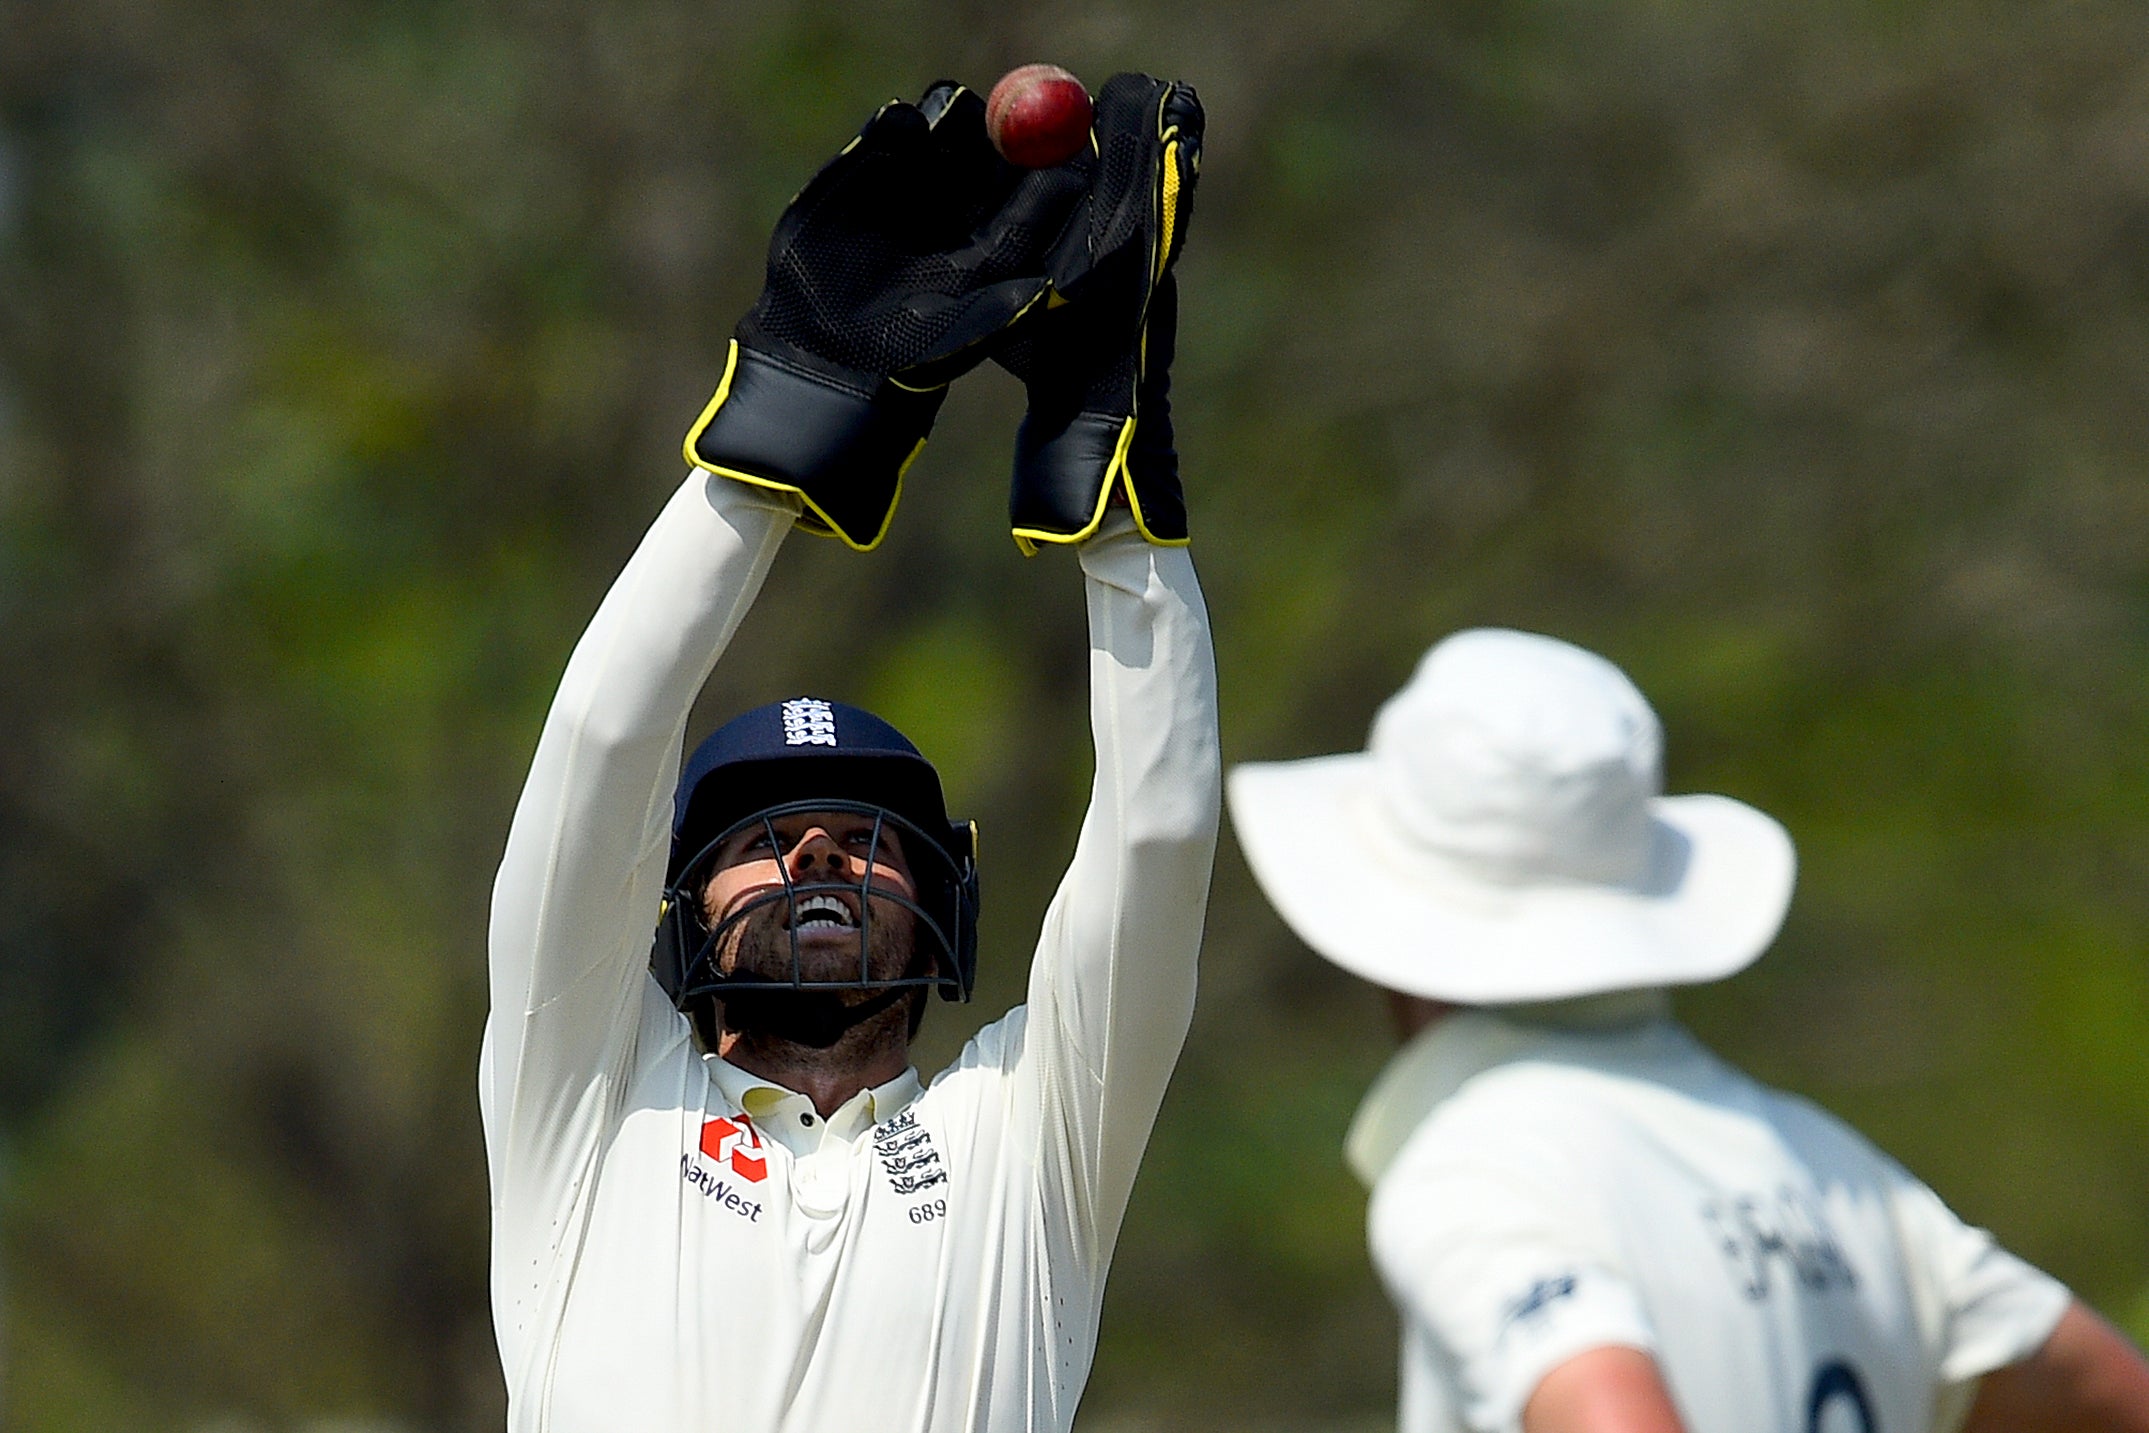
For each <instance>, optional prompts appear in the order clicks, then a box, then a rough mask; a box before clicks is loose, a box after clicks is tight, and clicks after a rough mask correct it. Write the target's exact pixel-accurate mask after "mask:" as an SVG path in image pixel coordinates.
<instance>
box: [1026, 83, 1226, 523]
mask: <svg viewBox="0 0 2149 1433" xmlns="http://www.w3.org/2000/svg"><path fill="white" fill-rule="evenodd" d="M1201 136H1202V111H1201V101H1200V100H1199V99H1198V98H1196V96H1195V94H1194V91H1193V89H1192V87H1191V86H1188V85H1183V84H1178V83H1175V82H1172V81H1169V80H1159V79H1154V78H1152V77H1151V76H1148V75H1134V74H1123V75H1114V76H1113V77H1112V78H1111V79H1109V80H1107V81H1106V82H1105V85H1104V88H1103V89H1102V90H1100V91H1098V93H1097V112H1096V120H1095V122H1094V125H1093V128H1092V137H1093V139H1094V141H1095V144H1094V151H1093V152H1092V153H1088V154H1084V155H1079V156H1077V157H1076V158H1075V159H1073V160H1070V161H1069V162H1068V163H1067V165H1065V166H1064V167H1065V168H1067V169H1069V170H1072V171H1074V172H1076V173H1078V174H1080V175H1082V177H1083V179H1084V180H1085V182H1086V185H1087V188H1086V190H1085V192H1084V193H1083V195H1082V200H1081V203H1080V205H1079V207H1078V208H1077V211H1076V214H1075V223H1074V226H1073V227H1072V228H1071V229H1070V230H1069V231H1068V233H1067V234H1066V236H1065V237H1064V238H1063V239H1062V240H1061V242H1060V243H1059V244H1058V245H1057V246H1056V247H1055V249H1054V252H1053V255H1052V258H1051V261H1050V266H1049V273H1050V277H1051V281H1052V292H1051V293H1050V295H1049V296H1048V298H1047V302H1046V303H1045V304H1044V305H1040V306H1039V307H1037V308H1035V309H1033V310H1031V311H1030V312H1029V313H1028V314H1026V315H1024V316H1022V317H1021V319H1020V321H1019V322H1017V323H1016V324H1015V325H1014V326H1013V327H1012V328H1010V329H1009V330H1008V333H1007V335H1006V337H1005V338H1004V339H1002V340H1001V341H1000V342H999V343H997V344H996V345H994V352H993V357H994V358H995V359H996V360H997V361H998V362H999V363H1000V364H1001V366H1003V367H1005V368H1006V369H1007V370H1008V371H1009V372H1011V373H1013V374H1014V375H1015V376H1016V377H1018V378H1020V379H1021V380H1022V381H1023V383H1024V384H1025V385H1026V386H1027V387H1028V388H1029V393H1030V409H1029V412H1028V414H1027V415H1025V416H1024V418H1023V420H1022V428H1021V430H1020V431H1019V432H1018V433H1017V434H1016V437H1015V477H1014V485H1013V488H1012V491H1011V493H1010V496H1009V500H1008V516H1009V519H1010V522H1011V524H1012V526H1013V528H1014V533H1015V542H1016V543H1017V545H1019V546H1020V547H1021V548H1022V550H1023V551H1024V552H1025V553H1035V552H1036V550H1037V544H1038V543H1041V542H1079V541H1081V540H1082V539H1083V538H1086V537H1088V536H1089V535H1090V534H1091V533H1093V532H1095V531H1096V530H1097V526H1098V524H1099V523H1101V522H1102V521H1103V520H1104V509H1105V506H1106V505H1107V504H1108V503H1110V502H1113V501H1124V502H1125V503H1126V504H1127V505H1128V506H1129V507H1130V508H1131V509H1133V513H1134V523H1135V526H1136V527H1137V528H1139V529H1140V530H1141V533H1142V536H1144V537H1146V538H1147V539H1149V541H1151V542H1156V543H1166V544H1173V545H1176V544H1180V543H1184V542H1185V541H1186V540H1187V533H1186V501H1185V499H1184V497H1183V496H1182V495H1181V493H1180V489H1179V455H1178V452H1177V450H1176V449H1175V448H1174V447H1173V446H1172V428H1171V396H1170V394H1171V360H1172V345H1173V340H1174V336H1175V334H1176V331H1177V327H1178V313H1179V305H1178V290H1177V287H1176V285H1175V284H1174V282H1173V279H1172V274H1171V266H1172V263H1173V261H1174V260H1176V259H1177V258H1178V257H1179V250H1180V248H1181V246H1182V245H1184V244H1185V242H1186V227H1187V221H1188V219H1189V218H1190V217H1191V216H1192V212H1193V203H1194V180H1195V177H1196V176H1197V175H1198V174H1199V173H1200V170H1201Z"/></svg>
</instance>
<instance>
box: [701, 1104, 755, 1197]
mask: <svg viewBox="0 0 2149 1433" xmlns="http://www.w3.org/2000/svg"><path fill="white" fill-rule="evenodd" d="M701 1152H702V1153H703V1154H706V1155H707V1156H709V1158H711V1159H713V1160H715V1161H716V1162H717V1163H718V1164H729V1165H730V1166H731V1172H732V1173H733V1174H736V1175H737V1176H739V1178H741V1179H743V1180H745V1181H746V1182H747V1183H749V1184H759V1183H760V1182H761V1181H762V1180H764V1179H766V1178H768V1177H769V1161H768V1156H767V1155H765V1154H763V1153H762V1152H761V1136H760V1135H759V1134H757V1133H755V1132H754V1123H753V1121H752V1120H750V1119H748V1118H747V1117H746V1116H745V1115H732V1116H730V1117H729V1118H726V1117H724V1116H718V1117H717V1118H716V1119H713V1120H710V1121H709V1122H708V1123H707V1124H705V1125H703V1126H702V1127H701Z"/></svg>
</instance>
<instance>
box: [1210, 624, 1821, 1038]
mask: <svg viewBox="0 0 2149 1433" xmlns="http://www.w3.org/2000/svg"><path fill="white" fill-rule="evenodd" d="M1663 749H1664V738H1663V729H1662V727H1661V725H1660V724H1659V723H1658V721H1657V715H1656V713H1655V712H1654V711H1652V710H1650V707H1649V703H1648V702H1647V700H1645V699H1644V698H1643V696H1642V694H1641V692H1640V691H1638V690H1637V689H1636V688H1635V686H1634V684H1633V683H1632V682H1631V681H1629V680H1627V677H1626V674H1625V673H1623V672H1621V671H1620V670H1619V668H1617V667H1615V666H1613V665H1612V664H1611V663H1610V662H1608V661H1606V660H1605V659H1604V658H1602V657H1599V656H1597V655H1596V654H1595V653H1593V652H1587V651H1584V650H1583V649H1582V648H1580V647H1576V646H1572V645H1570V644H1569V643H1566V642H1562V641H1558V640H1556V639H1555V638H1551V637H1540V636H1537V635H1535V634H1533V633H1528V632H1514V631H1507V630H1504V629H1498V628H1479V629H1474V630H1471V631H1465V632H1458V633H1456V634H1455V635H1454V636H1452V637H1449V638H1448V639H1446V640H1445V641H1443V642H1441V643H1440V644H1439V645H1437V646H1435V647H1434V648H1433V649H1432V650H1431V651H1429V652H1427V653H1426V654H1425V657H1424V659H1423V660H1422V661H1420V662H1419V663H1418V670H1417V671H1416V673H1414V674H1413V675H1412V677H1411V679H1410V682H1409V683H1408V685H1406V686H1405V687H1404V688H1403V689H1402V690H1401V691H1400V692H1397V693H1396V694H1395V695H1394V696H1393V697H1390V698H1389V699H1388V701H1387V702H1386V703H1384V704H1383V705H1382V707H1381V709H1380V712H1379V714H1378V715H1377V716H1375V718H1374V720H1373V731H1372V735H1371V737H1370V738H1369V739H1368V741H1367V743H1366V750H1365V751H1363V752H1351V753H1348V754H1346V755H1340V756H1318V757H1312V758H1309V759H1307V760H1303V761H1278V762H1252V763H1247V764H1245V765H1241V766H1238V767H1235V768H1234V769H1233V770H1232V772H1231V777H1230V783H1229V795H1230V803H1231V816H1232V822H1233V824H1234V826H1235V827H1236V828H1237V831H1238V837H1239V845H1240V846H1241V848H1243V849H1244V851H1245V852H1246V859H1247V862H1248V864H1249V865H1251V866H1252V867H1253V871H1254V876H1255V878H1256V879H1258V880H1259V881H1260V883H1261V888H1262V889H1263V890H1264V891H1266V892H1267V893H1268V897H1269V899H1270V900H1271V901H1272V902H1274V903H1275V906H1276V909H1277V911H1278V912H1279V913H1280V914H1281V915H1282V916H1283V918H1284V920H1285V921H1286V922H1287V923H1288V924H1289V925H1290V927H1291V928H1292V930H1294V931H1296V932H1297V933H1298V936H1299V938H1300V939H1301V940H1303V941H1305V942H1306V944H1307V945H1309V946H1311V947H1313V949H1314V950H1315V951H1317V952H1319V953H1320V954H1321V955H1323V956H1325V957H1326V958H1327V959H1329V960H1331V961H1333V962H1334V963H1335V964H1337V965H1340V966H1342V967H1343V968H1344V969H1345V970H1348V971H1350V972H1351V973H1352V974H1354V975H1357V976H1361V977H1363V978H1364V979H1367V980H1370V981H1373V982H1375V983H1376V984H1379V985H1384V986H1387V987H1388V988H1390V989H1393V990H1400V991H1403V992H1404V993H1406V994H1410V995H1422V996H1427V997H1430V998H1433V999H1436V1000H1445V1001H1450V1002H1453V1003H1455V1004H1461V1005H1505V1004H1515V1003H1520V1002H1525V1001H1538V1000H1562V999H1567V998H1569V997H1573V996H1581V995H1594V994H1599V993H1603V992H1606V991H1613V990H1630V989H1636V988H1640V987H1643V986H1658V985H1686V984H1693V983H1695V982H1698V981H1705V980H1717V979H1721V978H1722V977H1724V976H1727V975H1730V974H1732V973H1734V972H1736V971H1739V970H1743V969H1745V968H1746V967H1747V966H1748V965H1750V964H1752V963H1753V961H1754V960H1755V959H1756V958H1757V957H1759V956H1760V954H1761V952H1762V951H1763V950H1764V949H1766V948H1767V946H1768V943H1769V942H1770V941H1771V940H1773V939H1774V938H1775V935H1776V931H1777V929H1778V927H1780V926H1781V925H1782V924H1783V916H1784V911H1785V908H1786V907H1787V906H1788V905H1789V904H1790V900H1791V887H1792V884H1793V881H1794V878H1795V872H1796V865H1797V861H1796V857H1795V855H1794V854H1793V851H1792V847H1791V838H1790V836H1789V835H1788V834H1787V833H1786V832H1785V831H1784V829H1783V827H1782V826H1780V825H1778V824H1777V823H1776V822H1775V820H1773V819H1772V818H1771V817H1769V816H1767V815H1764V814H1763V813H1762V812H1760V811H1757V810H1755V809H1754V808H1753V807H1751V806H1748V805H1746V804H1744V803H1743V802H1739V801H1734V800H1732V799H1731V798H1730V797H1728V796H1665V795H1662V794H1661V793H1662V791H1663V789H1664V777H1663Z"/></svg>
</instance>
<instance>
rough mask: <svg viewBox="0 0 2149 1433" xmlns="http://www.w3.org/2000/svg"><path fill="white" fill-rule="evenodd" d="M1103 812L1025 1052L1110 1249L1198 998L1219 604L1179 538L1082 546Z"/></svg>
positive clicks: (1043, 970)
mask: <svg viewBox="0 0 2149 1433" xmlns="http://www.w3.org/2000/svg"><path fill="white" fill-rule="evenodd" d="M1082 570H1083V574H1084V578H1085V586H1086V589H1087V593H1088V602H1089V630H1090V659H1089V660H1090V724H1091V729H1092V732H1093V735H1094V737H1095V742H1096V755H1097V768H1096V778H1095V782H1094V784H1093V785H1092V787H1091V790H1090V806H1089V813H1088V815H1087V817H1086V818H1085V819H1084V821H1083V824H1082V831H1081V835H1080V837H1079V838H1078V839H1077V841H1076V845H1075V854H1074V859H1073V862H1072V864H1071V865H1070V866H1069V868H1068V871H1067V875H1066V877H1065V879H1064V880H1063V881H1062V882H1061V884H1060V888H1059V891H1058V894H1057V895H1056V896H1055V897H1054V898H1053V901H1052V905H1051V907H1050V909H1049V910H1048V911H1047V912H1046V915H1045V922H1044V930H1043V934H1042V936H1041V937H1040V939H1039V942H1038V948H1037V957H1036V960H1035V962H1034V963H1033V965H1032V966H1031V970H1030V991H1029V1017H1028V1019H1029V1024H1028V1034H1027V1043H1028V1049H1027V1051H1026V1059H1028V1060H1029V1061H1031V1062H1033V1065H1034V1074H1035V1076H1036V1078H1037V1079H1038V1081H1039V1083H1040V1086H1041V1088H1042V1093H1043V1096H1044V1108H1045V1110H1046V1120H1047V1123H1046V1126H1045V1137H1046V1140H1047V1148H1048V1149H1052V1150H1056V1151H1058V1152H1059V1153H1060V1154H1061V1155H1063V1156H1064V1158H1065V1173H1066V1175H1067V1178H1068V1186H1067V1187H1069V1188H1071V1189H1072V1190H1073V1191H1074V1192H1075V1194H1076V1197H1077V1208H1076V1209H1075V1211H1074V1214H1075V1216H1076V1217H1075V1221H1074V1222H1075V1227H1076V1229H1077V1231H1078V1233H1079V1232H1088V1233H1090V1234H1092V1235H1093V1236H1094V1239H1095V1243H1094V1245H1093V1246H1092V1248H1091V1253H1092V1256H1093V1257H1100V1256H1102V1255H1103V1254H1107V1253H1109V1251H1110V1249H1111V1246H1112V1242H1113V1240H1114V1238H1115V1237H1116V1236H1117V1233H1118V1229H1119V1221H1120V1218H1121V1216H1122V1215H1123V1214H1124V1213H1125V1211H1126V1205H1127V1199H1128V1196H1129V1195H1130V1194H1131V1192H1132V1190H1133V1186H1134V1173H1135V1168H1136V1166H1137V1165H1138V1164H1139V1163H1140V1160H1141V1155H1142V1150H1143V1148H1144V1146H1145V1145H1146V1144H1147V1143H1148V1139H1149V1131H1150V1127H1151V1126H1152V1125H1153V1124H1154V1123H1155V1120H1156V1113H1157V1107H1158V1104H1159V1103H1160V1102H1161V1101H1162V1099H1163V1097H1164V1087H1165V1084H1166V1082H1167V1081H1168V1080H1169V1078H1170V1076H1171V1070H1172V1066H1173V1064H1174V1062H1175V1061H1176V1060H1177V1058H1178V1055H1179V1047H1180V1045H1181V1043H1182V1042H1183V1041H1184V1040H1185V1038H1186V1031H1187V1026H1188V1024H1189V1022H1190V1021H1191V1019H1192V1017H1193V1009H1194V970H1195V956H1196V953H1197V952H1198V950H1199V949H1200V946H1201V930H1202V920H1203V915H1204V912H1205V910H1206V907H1207V905H1208V895H1209V872H1210V866H1211V863H1212V858H1213V857H1214V854H1215V850H1216V825H1217V811H1218V800H1219V793H1220V775H1219V770H1220V768H1219V759H1218V753H1217V732H1216V671H1215V662H1214V658H1213V656H1212V654H1211V651H1210V645H1209V626H1208V615H1207V613H1206V611H1205V610H1204V608H1203V606H1202V600H1201V590H1200V588H1199V586H1198V585H1197V584H1196V582H1195V580H1194V565H1193V563H1192V562H1191V561H1190V560H1189V559H1188V556H1187V552H1186V549H1185V548H1183V547H1159V546H1155V545H1152V544H1149V543H1146V542H1144V541H1142V540H1141V539H1140V538H1139V537H1138V536H1136V535H1135V534H1134V532H1133V531H1132V530H1131V527H1129V526H1127V525H1126V524H1124V522H1122V524H1121V530H1119V531H1117V532H1115V533H1113V534H1111V535H1108V536H1100V537H1097V538H1093V539H1092V540H1090V541H1089V542H1088V543H1085V544H1084V545H1083V547H1082Z"/></svg>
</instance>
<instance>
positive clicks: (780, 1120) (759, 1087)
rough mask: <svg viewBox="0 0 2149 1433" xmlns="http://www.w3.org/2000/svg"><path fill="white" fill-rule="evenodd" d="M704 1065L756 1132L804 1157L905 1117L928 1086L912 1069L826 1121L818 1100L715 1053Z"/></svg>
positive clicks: (844, 1106)
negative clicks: (901, 1115) (815, 1105)
mask: <svg viewBox="0 0 2149 1433" xmlns="http://www.w3.org/2000/svg"><path fill="white" fill-rule="evenodd" d="M704 1063H705V1064H706V1065H707V1066H708V1068H709V1079H710V1080H711V1082H712V1083H714V1084H715V1086H716V1087H717V1089H718V1090H720V1091H722V1092H723V1096H724V1098H725V1099H727V1100H729V1101H730V1102H731V1105H732V1108H734V1109H738V1110H743V1111H745V1113H746V1115H747V1117H748V1118H749V1119H751V1120H753V1122H754V1127H755V1128H756V1129H758V1130H760V1131H761V1132H762V1133H763V1134H765V1135H768V1136H769V1137H770V1138H772V1139H774V1140H776V1142H777V1143H779V1144H781V1145H783V1146H784V1147H785V1148H786V1149H789V1150H790V1151H791V1152H792V1153H793V1154H800V1155H803V1154H810V1153H812V1152H813V1151H815V1150H817V1149H819V1148H821V1147H822V1146H823V1145H824V1144H825V1143H826V1142H827V1141H829V1140H831V1139H835V1140H841V1141H843V1142H844V1143H846V1144H847V1143H849V1142H851V1141H853V1140H855V1139H857V1138H858V1136H859V1135H861V1134H863V1133H865V1132H866V1131H867V1130H869V1129H871V1128H873V1126H874V1125H875V1124H878V1123H879V1122H880V1121H882V1120H885V1119H889V1118H892V1117H893V1116H895V1115H897V1114H899V1113H901V1111H902V1110H903V1108H904V1106H906V1105H908V1104H909V1103H910V1102H911V1101H912V1100H914V1099H916V1098H917V1097H918V1092H919V1090H920V1089H921V1088H923V1087H922V1086H921V1085H920V1084H919V1083H918V1072H917V1070H916V1069H914V1068H908V1067H906V1068H905V1069H904V1071H903V1073H902V1074H900V1075H897V1076H896V1077H895V1078H894V1079H892V1080H889V1081H888V1082H887V1083H885V1084H879V1085H874V1086H872V1087H871V1088H869V1089H863V1090H860V1091H859V1092H858V1093H857V1094H855V1095H852V1096H851V1097H850V1098H849V1099H847V1100H845V1101H844V1102H843V1103H842V1104H841V1105H839V1106H837V1107H836V1111H835V1113H834V1114H832V1115H830V1116H829V1117H828V1118H827V1119H825V1120H824V1119H821V1118H819V1116H818V1115H817V1114H816V1113H815V1111H814V1108H813V1101H812V1100H810V1099H808V1098H807V1097H806V1096H804V1095H802V1094H800V1093H798V1091H796V1090H790V1089H786V1088H784V1087H783V1086H782V1085H779V1084H777V1083H775V1082H774V1081H773V1080H765V1079H763V1078H761V1076H759V1075H756V1074H752V1073H750V1072H748V1071H746V1070H742V1069H740V1068H739V1067H738V1066H737V1065H734V1064H732V1063H731V1062H730V1061H728V1060H724V1059H721V1058H719V1057H717V1056H715V1055H709V1056H706V1057H705V1058H704Z"/></svg>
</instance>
